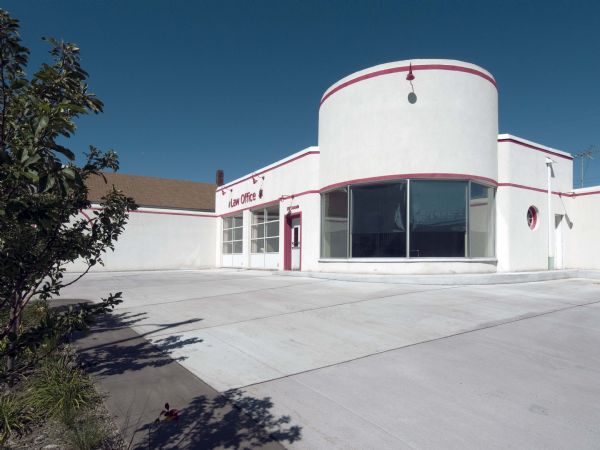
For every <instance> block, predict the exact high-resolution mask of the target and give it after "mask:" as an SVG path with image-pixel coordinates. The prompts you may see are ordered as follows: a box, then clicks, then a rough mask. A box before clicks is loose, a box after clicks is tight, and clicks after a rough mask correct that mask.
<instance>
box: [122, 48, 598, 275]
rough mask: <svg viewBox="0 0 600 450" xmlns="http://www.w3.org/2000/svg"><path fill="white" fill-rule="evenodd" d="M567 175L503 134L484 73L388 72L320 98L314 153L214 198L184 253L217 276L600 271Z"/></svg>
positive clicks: (461, 68) (590, 194) (584, 200)
mask: <svg viewBox="0 0 600 450" xmlns="http://www.w3.org/2000/svg"><path fill="white" fill-rule="evenodd" d="M572 164H573V158H572V156H571V155H570V154H569V153H567V152H564V151H561V150H557V149H553V148H550V147H547V146H545V145H541V144H538V143H534V142H531V141H528V140H525V139H523V138H520V137H516V136H512V135H509V134H500V135H499V134H498V90H497V87H496V81H495V79H494V78H493V76H492V75H491V74H490V73H489V72H487V71H486V70H484V69H482V68H480V67H478V66H475V65H473V64H469V63H465V62H461V61H452V60H411V61H400V62H395V63H389V64H383V65H380V66H376V67H371V68H369V69H365V70H362V71H360V72H357V73H354V74H352V75H349V76H347V77H345V78H343V79H342V80H340V81H338V82H337V83H335V84H334V85H332V86H331V87H330V88H329V89H327V90H326V92H325V93H324V95H323V97H322V99H321V105H320V109H319V137H318V146H314V147H308V148H306V149H304V150H301V151H299V152H297V153H294V154H292V155H290V156H289V157H287V158H284V159H282V160H280V161H277V162H274V163H273V164H271V165H269V166H267V167H263V168H257V169H256V170H255V171H253V172H251V173H249V174H248V175H246V176H243V177H241V178H239V179H237V180H233V181H231V182H229V183H227V184H224V185H222V186H218V187H217V188H216V196H215V212H214V213H213V214H207V213H204V214H202V215H201V217H200V216H199V217H198V218H197V219H196V220H195V221H191V222H190V221H189V219H188V222H189V223H190V224H191V223H193V224H194V226H198V227H199V226H201V227H203V229H211V230H213V231H211V232H206V233H201V234H196V236H197V238H198V241H197V242H193V243H190V242H188V243H187V245H188V247H189V251H190V252H192V253H193V252H201V253H203V254H204V255H207V258H208V259H209V260H210V259H214V266H217V267H238V268H260V269H275V270H302V271H327V272H361V273H396V274H403V273H411V274H412V273H481V272H484V273H485V272H507V271H530V270H547V269H553V268H557V269H559V268H589V269H600V258H599V257H598V255H600V238H599V237H598V225H597V224H598V222H599V220H600V187H598V188H586V189H573V180H572V172H573V170H572V169H573V168H572ZM190 214H192V213H190ZM148 220H150V219H148ZM200 222H201V224H200ZM185 226H188V225H185ZM145 232H146V233H147V232H151V227H150V228H146V229H145ZM157 232H161V231H159V230H157ZM163 232H164V231H163ZM167 233H168V232H167ZM174 233H179V232H177V231H175V232H174ZM182 235H185V236H189V233H182ZM174 238H175V239H176V240H177V237H176V236H174ZM182 239H183V238H182ZM139 245H143V244H142V243H141V242H140V244H139ZM183 247H185V245H184V246H183ZM178 248H179V247H178ZM181 251H182V249H180V250H178V254H179V259H181ZM183 251H184V252H185V250H183ZM118 252H119V251H117V253H118ZM115 258H116V259H118V256H117V255H115ZM195 258H196V259H197V260H198V261H200V260H201V261H202V262H203V265H204V266H205V265H207V264H206V261H207V258H204V257H198V256H196V257H195ZM192 259H194V258H192ZM188 260H191V259H189V258H188ZM146 261H148V259H146ZM164 261H165V260H163V262H164ZM160 264H161V263H160V262H157V263H156V265H157V266H160ZM190 266H191V267H196V266H197V265H194V264H190ZM157 268H160V267H157Z"/></svg>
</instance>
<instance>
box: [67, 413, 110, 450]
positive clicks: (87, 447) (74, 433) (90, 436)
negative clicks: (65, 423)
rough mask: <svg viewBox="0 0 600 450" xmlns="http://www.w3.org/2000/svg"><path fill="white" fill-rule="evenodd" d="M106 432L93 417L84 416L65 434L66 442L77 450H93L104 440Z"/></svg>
mask: <svg viewBox="0 0 600 450" xmlns="http://www.w3.org/2000/svg"><path fill="white" fill-rule="evenodd" d="M107 435H108V432H107V431H106V428H105V427H104V425H103V424H102V423H100V421H99V420H98V419H97V418H96V417H93V416H85V417H84V418H83V419H82V420H81V421H80V422H78V423H77V424H75V425H74V426H73V427H72V428H70V429H69V431H68V432H67V435H66V438H67V442H68V443H69V444H70V445H71V446H72V447H73V448H75V449H77V450H93V449H95V448H98V447H100V446H101V444H102V443H103V442H104V441H105V440H106V438H107Z"/></svg>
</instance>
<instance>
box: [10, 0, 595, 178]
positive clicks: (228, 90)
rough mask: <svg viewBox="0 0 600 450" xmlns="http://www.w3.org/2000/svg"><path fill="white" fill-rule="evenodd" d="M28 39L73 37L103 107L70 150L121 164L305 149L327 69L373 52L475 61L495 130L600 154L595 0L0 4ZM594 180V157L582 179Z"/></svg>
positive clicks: (171, 166) (152, 168) (252, 161)
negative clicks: (495, 112)
mask: <svg viewBox="0 0 600 450" xmlns="http://www.w3.org/2000/svg"><path fill="white" fill-rule="evenodd" d="M0 7H2V8H5V9H7V10H8V11H9V12H10V13H11V14H12V15H13V16H15V17H16V18H18V19H20V20H21V24H22V29H21V31H22V37H23V40H24V42H25V44H26V45H27V46H28V47H30V48H31V49H32V58H31V62H32V64H31V67H30V72H31V71H32V69H33V68H35V67H37V66H38V64H39V62H40V61H41V60H42V59H43V58H46V51H47V47H46V45H45V44H44V43H42V42H41V41H40V37H41V36H54V37H58V38H63V39H65V40H67V41H71V42H76V43H77V44H79V46H80V47H81V49H82V56H83V64H84V67H85V68H86V69H87V70H88V72H89V73H90V75H91V79H90V84H91V90H92V91H93V92H96V93H97V94H98V96H99V97H100V98H101V99H102V100H103V101H104V103H105V112H104V114H102V115H100V116H90V117H87V118H84V119H83V120H81V121H80V123H79V131H78V133H77V135H76V136H75V137H74V138H73V139H72V142H71V147H72V148H73V149H75V150H77V151H78V152H79V153H81V151H82V150H84V149H86V148H87V145H88V144H94V145H96V146H98V147H100V148H102V149H107V148H114V149H115V150H117V151H118V152H119V155H120V157H121V172H123V173H131V174H141V175H151V176H161V177H167V178H179V179H188V180H195V181H211V182H212V181H213V180H214V172H215V170H216V169H218V168H222V169H224V170H225V179H226V180H231V179H233V178H236V177H238V176H241V175H243V174H245V173H248V172H251V171H253V170H255V169H257V168H260V167H262V166H264V165H267V164H270V163H271V162H273V161H275V160H277V159H279V158H282V157H285V156H287V155H289V154H291V153H293V152H296V151H298V150H301V149H303V148H305V147H307V146H310V145H316V144H317V119H318V104H319V100H320V97H321V95H322V94H323V92H324V90H325V89H326V88H327V87H328V86H330V85H331V84H333V83H334V82H336V81H337V80H338V79H340V78H342V77H344V76H346V75H348V74H350V73H352V72H354V71H357V70H360V69H363V68H366V67H369V66H373V65H376V64H381V63H385V62H391V61H397V60H404V59H411V58H413V59H416V58H451V59H459V60H464V61H469V62H473V63H475V64H478V65H480V66H482V67H484V68H485V69H487V70H489V71H490V72H491V73H492V74H493V75H494V76H495V78H496V80H497V81H498V86H499V92H500V132H503V133H504V132H509V133H512V134H515V135H517V136H521V137H524V138H527V139H531V140H534V141H537V142H540V143H543V144H546V145H549V146H552V147H556V148H559V149H562V150H566V151H571V152H577V151H581V150H585V149H586V148H587V147H588V146H589V145H590V144H594V145H596V146H597V148H598V149H600V2H598V1H588V2H582V1H576V0H574V1H551V0H549V1H527V0H522V1H498V2H490V1H482V0H479V1H466V0H461V1H451V0H446V1H444V0H440V1H377V0H365V1H358V0H346V1H332V0H322V1H308V0H303V1H297V0H293V1H292V0H277V1H260V0H259V1H242V0H239V1H223V0H217V1H192V0H188V1H183V0H162V1H157V0H135V1H134V0H118V1H117V0H52V1H50V0H47V1H43V0H39V1H33V0H0ZM590 184H600V154H598V155H597V158H596V160H594V161H592V163H591V164H589V167H588V168H587V171H586V185H590Z"/></svg>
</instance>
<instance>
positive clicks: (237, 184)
mask: <svg viewBox="0 0 600 450" xmlns="http://www.w3.org/2000/svg"><path fill="white" fill-rule="evenodd" d="M319 156H320V155H319V149H318V148H317V147H309V148H307V149H305V150H302V151H300V152H297V153H294V154H293V155H291V156H289V157H288V158H285V159H282V160H280V161H277V162H276V163H274V164H271V165H269V166H267V167H264V168H262V169H260V170H257V171H256V172H254V173H253V174H249V175H247V176H244V177H242V178H239V179H237V180H234V181H232V182H230V183H227V184H225V185H223V186H221V187H219V188H218V189H217V193H216V202H215V204H216V215H217V216H218V217H219V218H220V219H219V220H218V222H219V223H218V225H217V230H218V231H217V255H216V260H217V265H218V266H221V267H239V268H255V269H260V268H267V269H269V268H270V269H276V270H283V267H284V233H285V217H286V215H287V214H288V212H289V210H288V207H289V208H292V209H291V211H292V213H294V214H296V213H302V228H301V233H302V236H301V243H302V255H301V264H302V270H314V268H315V267H316V263H317V259H318V252H319V242H320V241H319V239H320V227H319V221H320V195H319V190H318V170H319ZM261 189H262V198H260V197H259V191H260V190H261ZM244 195H246V197H244ZM271 205H279V253H278V254H268V253H267V254H252V253H251V248H250V236H251V219H252V210H254V209H260V208H264V207H266V206H271ZM240 213H241V214H242V215H243V218H244V219H243V220H244V225H243V226H244V229H243V234H244V241H243V242H244V243H243V254H238V255H226V254H223V253H222V245H221V242H222V237H223V233H222V223H223V222H222V217H224V216H230V215H239V214H240ZM309 268H312V269H309Z"/></svg>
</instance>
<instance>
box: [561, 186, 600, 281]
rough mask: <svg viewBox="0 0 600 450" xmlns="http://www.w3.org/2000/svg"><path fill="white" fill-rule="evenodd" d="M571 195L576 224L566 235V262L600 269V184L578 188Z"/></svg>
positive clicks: (569, 264) (569, 206)
mask: <svg viewBox="0 0 600 450" xmlns="http://www.w3.org/2000/svg"><path fill="white" fill-rule="evenodd" d="M573 194H574V196H573V197H570V198H567V200H566V203H567V205H568V206H567V208H568V210H569V212H570V215H571V216H572V219H571V220H572V223H573V227H572V228H571V230H570V232H569V233H568V235H567V237H566V239H565V246H566V248H567V252H566V265H567V267H569V268H575V269H596V270H600V186H595V187H591V188H584V189H576V190H575V191H574V192H573Z"/></svg>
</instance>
